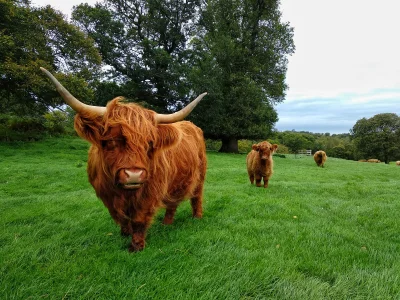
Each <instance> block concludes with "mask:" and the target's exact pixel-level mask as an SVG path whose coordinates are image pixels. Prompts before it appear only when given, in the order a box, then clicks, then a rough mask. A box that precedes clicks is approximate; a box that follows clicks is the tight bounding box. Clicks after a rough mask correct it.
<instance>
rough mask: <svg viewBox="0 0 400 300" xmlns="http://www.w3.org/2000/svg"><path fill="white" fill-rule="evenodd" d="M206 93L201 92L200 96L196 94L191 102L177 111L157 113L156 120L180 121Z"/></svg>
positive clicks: (159, 121)
mask: <svg viewBox="0 0 400 300" xmlns="http://www.w3.org/2000/svg"><path fill="white" fill-rule="evenodd" d="M205 95H207V93H203V94H201V95H200V96H198V97H197V98H196V99H194V100H193V101H192V102H190V103H189V104H188V105H187V106H186V107H184V108H182V109H181V110H180V111H177V112H175V113H173V114H168V115H164V114H157V115H156V121H157V123H160V124H161V123H164V124H166V123H174V122H178V121H182V120H183V119H184V118H186V117H187V116H188V115H189V114H190V113H191V112H192V110H193V109H194V108H195V107H196V105H197V104H198V103H199V102H200V100H201V99H203V97H204V96H205Z"/></svg>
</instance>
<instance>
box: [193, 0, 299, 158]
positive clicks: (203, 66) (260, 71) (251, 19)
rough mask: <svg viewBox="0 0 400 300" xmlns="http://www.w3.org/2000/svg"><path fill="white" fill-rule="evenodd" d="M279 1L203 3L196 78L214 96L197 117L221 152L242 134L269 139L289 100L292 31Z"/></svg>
mask: <svg viewBox="0 0 400 300" xmlns="http://www.w3.org/2000/svg"><path fill="white" fill-rule="evenodd" d="M280 17H281V13H280V11H279V1H276V0H262V1H256V0H234V1H232V0H209V1H207V4H206V5H204V6H203V7H202V15H201V19H200V23H199V30H198V33H199V35H198V36H197V37H195V38H194V39H193V40H192V46H193V48H194V54H193V65H194V66H193V69H192V70H193V71H192V73H191V81H192V82H193V84H194V86H195V89H196V91H198V92H200V91H202V90H207V91H209V92H210V95H209V99H207V101H204V102H203V103H202V104H200V105H201V108H202V109H201V111H200V112H199V111H197V112H194V114H193V120H194V121H195V122H196V123H198V124H199V125H200V127H201V128H203V130H204V132H205V135H206V136H207V137H210V138H220V139H222V142H223V143H222V148H221V151H227V152H236V151H237V140H238V139H241V138H266V137H267V136H268V135H270V134H271V131H272V129H273V126H274V124H275V123H276V121H277V120H278V116H277V113H276V111H275V109H274V107H273V105H274V104H276V103H279V102H282V101H283V100H284V96H285V91H286V89H287V86H286V84H285V77H286V68H287V55H290V54H292V53H293V52H294V44H293V29H292V28H291V27H290V26H289V24H286V23H282V21H281V19H280Z"/></svg>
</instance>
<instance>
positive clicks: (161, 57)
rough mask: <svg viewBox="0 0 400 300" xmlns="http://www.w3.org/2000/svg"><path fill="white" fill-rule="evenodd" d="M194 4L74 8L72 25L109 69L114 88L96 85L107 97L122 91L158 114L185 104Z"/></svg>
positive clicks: (156, 1)
mask: <svg viewBox="0 0 400 300" xmlns="http://www.w3.org/2000/svg"><path fill="white" fill-rule="evenodd" d="M199 2H200V0H185V1H169V0H106V1H104V4H100V3H97V4H96V5H94V6H89V5H87V4H82V5H79V6H77V7H75V9H74V11H73V13H72V17H73V20H74V22H75V24H76V25H78V26H79V27H80V28H81V29H82V30H84V31H85V32H86V33H87V34H88V35H89V36H91V37H92V38H93V39H94V40H95V42H96V44H97V46H98V49H99V51H100V52H101V55H102V57H103V61H104V62H105V63H106V64H107V65H108V66H111V68H110V75H112V76H113V78H114V80H115V82H116V85H113V84H104V85H103V86H102V87H101V88H102V89H105V90H107V96H110V95H113V96H116V94H114V92H115V93H117V92H122V93H123V95H124V96H126V97H128V98H132V99H140V100H141V101H144V102H146V103H147V104H148V105H150V106H151V107H152V108H154V109H155V110H157V111H158V112H167V111H170V110H174V109H178V108H179V107H180V106H182V105H184V104H185V102H186V101H187V100H188V98H189V96H191V95H189V94H190V86H189V84H188V82H187V75H186V74H187V72H188V66H189V64H188V53H189V52H190V51H189V50H188V48H187V43H188V39H189V38H190V37H191V36H192V35H193V34H194V33H193V30H194V28H195V27H194V22H193V21H194V20H195V18H196V12H197V10H198V7H199ZM117 86H120V88H117ZM99 100H100V102H103V103H104V102H105V99H99ZM108 100H110V99H108Z"/></svg>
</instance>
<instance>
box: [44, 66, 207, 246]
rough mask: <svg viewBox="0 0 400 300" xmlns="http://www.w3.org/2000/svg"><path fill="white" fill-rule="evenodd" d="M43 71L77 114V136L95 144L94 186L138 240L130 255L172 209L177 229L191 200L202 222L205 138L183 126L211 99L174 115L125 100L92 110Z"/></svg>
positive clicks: (92, 154)
mask: <svg viewBox="0 0 400 300" xmlns="http://www.w3.org/2000/svg"><path fill="white" fill-rule="evenodd" d="M42 71H43V72H45V74H46V75H47V76H48V77H49V78H50V79H51V81H52V82H53V83H54V84H55V86H56V88H57V91H58V92H59V93H60V94H61V96H62V97H63V99H64V100H65V102H66V103H67V104H68V105H69V106H71V108H73V109H74V110H75V111H76V112H77V115H76V117H75V130H76V132H77V133H78V134H79V135H80V136H81V137H82V138H84V139H85V140H87V141H89V142H90V143H91V144H92V145H91V147H90V149H89V158H88V168H87V171H88V175H89V181H90V183H91V184H92V186H93V188H94V189H95V191H96V194H97V196H98V197H99V198H100V199H101V200H102V201H103V203H104V205H105V206H106V207H107V209H108V211H109V213H110V215H111V217H112V218H113V219H114V220H115V222H116V223H117V224H118V225H119V226H120V227H121V234H123V235H130V236H132V241H131V245H130V248H129V250H130V251H140V250H142V249H143V248H144V247H145V237H146V231H147V229H148V227H149V226H150V224H151V221H152V219H153V216H154V215H155V213H156V212H157V210H158V209H159V208H160V207H165V208H166V212H165V217H164V221H163V222H164V224H171V223H172V222H173V219H174V214H175V211H176V209H177V206H178V205H179V203H180V202H181V201H183V200H184V199H185V198H186V199H187V198H190V201H191V206H192V213H193V217H195V218H201V217H202V212H203V209H202V201H203V185H204V179H205V173H206V167H207V158H206V149H205V143H204V138H203V132H202V130H201V129H200V128H198V127H196V126H195V125H194V124H193V123H191V122H186V121H181V120H182V119H183V118H185V117H186V116H187V115H188V114H189V113H190V112H191V111H192V109H193V108H194V107H195V106H196V105H197V103H198V102H199V101H200V100H201V98H203V96H204V95H205V94H206V93H204V94H202V95H200V96H199V97H197V99H196V100H194V101H193V102H192V103H190V104H189V105H188V106H186V107H185V108H184V109H182V110H181V111H179V112H176V113H174V114H170V115H163V114H157V113H156V112H154V111H151V110H148V109H144V108H142V107H141V106H139V105H137V104H134V103H124V102H122V101H120V100H121V99H120V98H115V99H114V100H112V101H110V102H109V103H108V104H107V107H99V106H90V105H86V104H84V103H82V102H80V101H79V100H78V99H76V98H75V97H74V96H72V95H71V94H70V93H69V92H68V91H67V90H66V89H65V88H64V87H63V86H62V85H61V84H60V83H59V82H58V81H57V79H55V78H54V77H53V76H52V75H51V74H50V73H49V72H48V71H47V70H45V69H42ZM179 121H181V122H179Z"/></svg>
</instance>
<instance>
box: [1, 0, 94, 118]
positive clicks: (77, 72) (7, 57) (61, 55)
mask: <svg viewBox="0 0 400 300" xmlns="http://www.w3.org/2000/svg"><path fill="white" fill-rule="evenodd" d="M99 63H100V56H99V54H98V52H97V50H96V49H95V48H94V47H93V41H92V40H91V39H88V38H87V37H86V36H85V35H84V34H83V33H82V32H80V31H79V30H78V29H77V28H76V27H75V26H73V25H71V24H69V23H68V22H67V21H66V19H65V17H64V16H63V15H62V14H61V13H59V12H57V11H55V10H54V9H53V8H51V7H50V6H47V7H42V8H33V7H31V6H30V5H29V3H28V2H27V1H19V0H18V1H13V0H2V1H1V2H0V111H1V112H2V113H6V114H12V115H16V116H29V117H39V116H42V115H43V114H44V113H45V112H47V109H48V108H49V107H57V106H59V105H60V104H61V100H60V98H59V97H58V95H57V94H56V93H55V91H54V87H53V86H52V85H51V84H50V83H49V81H48V79H47V78H45V77H44V76H43V74H42V72H41V71H40V70H39V67H40V66H42V67H46V68H48V69H49V70H52V71H53V70H58V71H61V72H66V71H70V72H73V73H74V75H71V76H62V75H60V76H58V78H59V79H61V77H63V78H62V79H65V80H62V81H63V83H65V85H66V86H67V87H68V88H70V89H71V91H72V92H74V93H75V94H76V96H78V97H82V98H84V99H85V98H86V99H85V100H87V101H89V102H90V101H91V99H92V98H93V96H92V95H91V93H92V92H91V91H90V89H88V87H87V82H86V81H87V80H92V79H93V77H95V75H96V70H97V68H98V65H99Z"/></svg>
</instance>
